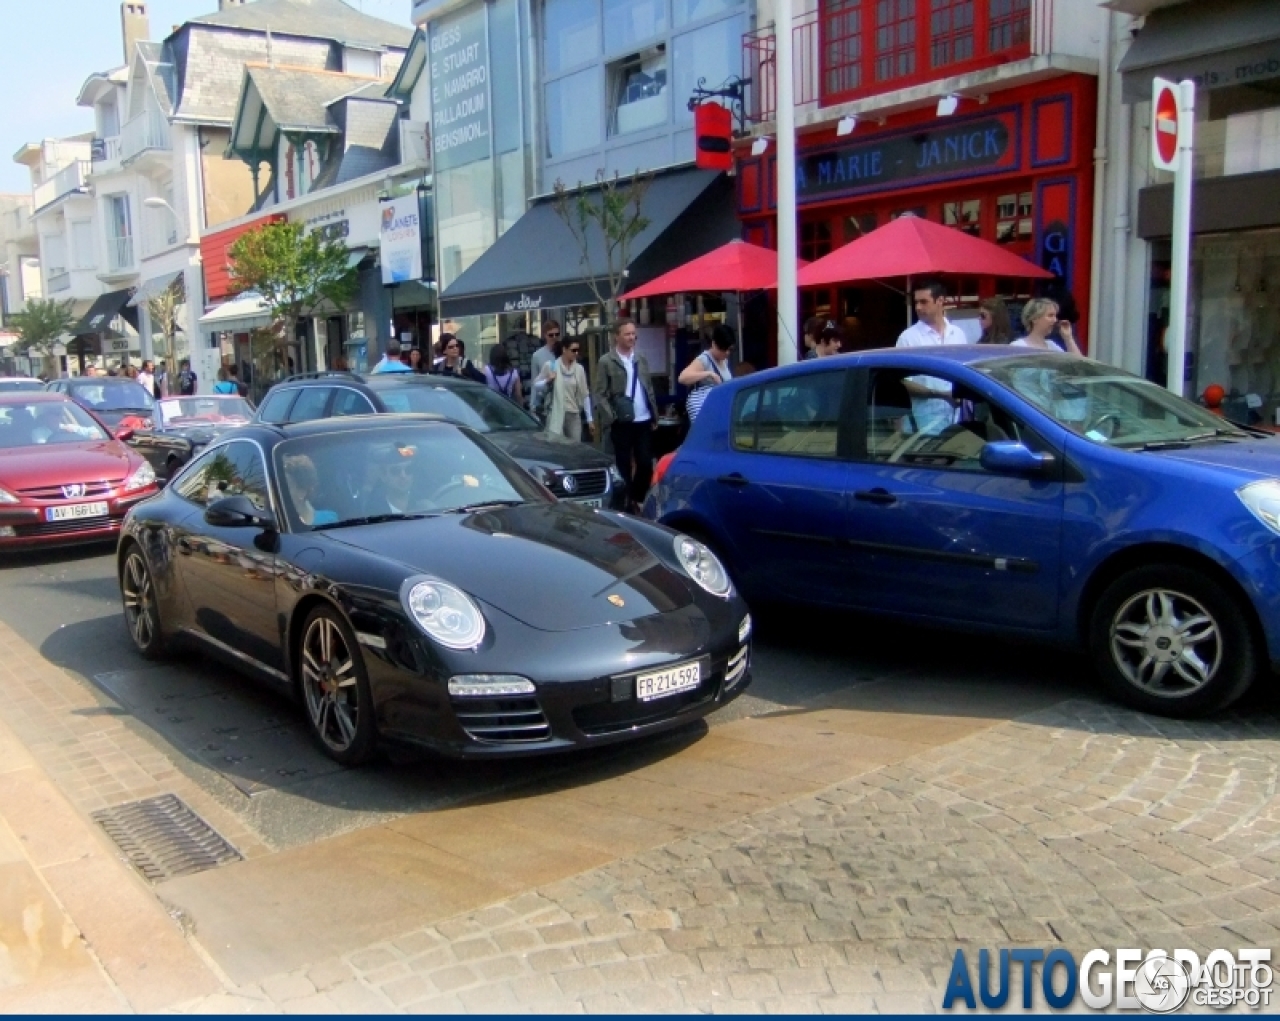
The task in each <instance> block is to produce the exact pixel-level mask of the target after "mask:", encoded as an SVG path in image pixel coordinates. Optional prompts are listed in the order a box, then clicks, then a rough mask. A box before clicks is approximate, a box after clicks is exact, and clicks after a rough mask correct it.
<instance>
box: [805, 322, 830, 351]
mask: <svg viewBox="0 0 1280 1021" xmlns="http://www.w3.org/2000/svg"><path fill="white" fill-rule="evenodd" d="M826 323H827V321H826V320H825V319H823V318H822V317H821V316H810V317H809V318H808V319H806V320H805V321H804V358H803V359H802V361H806V362H807V361H809V359H811V358H817V357H818V334H819V333H821V332H822V327H824V326H825V325H826Z"/></svg>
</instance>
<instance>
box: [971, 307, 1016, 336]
mask: <svg viewBox="0 0 1280 1021" xmlns="http://www.w3.org/2000/svg"><path fill="white" fill-rule="evenodd" d="M978 322H980V323H981V324H982V336H981V337H979V338H978V343H979V344H1008V343H1009V342H1010V341H1012V340H1013V323H1012V322H1011V321H1010V319H1009V306H1008V305H1006V304H1005V303H1004V299H1003V298H983V299H982V301H980V302H978Z"/></svg>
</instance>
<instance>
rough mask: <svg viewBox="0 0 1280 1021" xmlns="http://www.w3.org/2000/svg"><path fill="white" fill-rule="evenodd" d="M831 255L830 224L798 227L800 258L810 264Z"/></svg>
mask: <svg viewBox="0 0 1280 1021" xmlns="http://www.w3.org/2000/svg"><path fill="white" fill-rule="evenodd" d="M829 254H831V224H829V223H827V222H825V221H819V222H817V223H802V224H801V225H800V257H801V258H802V259H807V260H808V261H809V262H812V261H813V260H814V259H821V258H822V257H823V256H824V255H829Z"/></svg>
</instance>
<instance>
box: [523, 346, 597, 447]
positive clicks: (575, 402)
mask: <svg viewBox="0 0 1280 1021" xmlns="http://www.w3.org/2000/svg"><path fill="white" fill-rule="evenodd" d="M581 351H582V348H581V346H580V345H579V342H578V338H576V337H570V338H569V339H568V340H564V341H561V342H559V343H558V344H556V347H555V352H556V358H555V360H554V361H552V362H550V363H548V364H547V365H546V366H545V367H544V368H543V370H542V374H541V375H540V376H539V377H538V379H537V380H536V386H537V387H539V388H546V392H547V394H548V395H549V397H550V400H549V401H546V402H545V406H546V407H548V408H549V409H550V410H549V411H548V412H547V432H549V433H550V434H551V435H553V436H564V437H566V438H567V439H571V440H581V439H582V418H583V416H584V415H585V416H586V419H587V425H588V426H590V427H591V437H592V439H594V438H595V435H596V423H595V421H594V420H593V419H592V417H591V388H590V387H589V386H588V385H587V373H586V370H585V369H583V367H582V364H581V363H580V362H579V361H578V355H579V354H580V353H581Z"/></svg>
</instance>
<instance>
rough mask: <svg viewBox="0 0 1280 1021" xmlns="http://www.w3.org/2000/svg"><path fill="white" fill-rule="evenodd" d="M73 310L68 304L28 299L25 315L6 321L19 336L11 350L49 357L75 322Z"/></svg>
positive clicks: (51, 300) (71, 304)
mask: <svg viewBox="0 0 1280 1021" xmlns="http://www.w3.org/2000/svg"><path fill="white" fill-rule="evenodd" d="M74 307H75V302H74V301H70V300H68V301H55V300H54V299H53V298H49V299H45V298H29V299H28V300H27V307H26V309H25V311H22V312H15V313H14V314H13V315H10V316H8V317H7V318H8V325H9V326H10V327H11V328H12V329H14V330H16V331H17V332H18V340H17V341H16V342H15V343H14V345H13V346H14V348H15V349H16V350H17V351H20V352H23V353H27V354H38V355H48V354H52V353H53V352H52V348H53V345H54V344H55V343H57V341H58V339H59V338H60V337H61V336H62V335H63V334H64V333H66V332H67V331H68V330H70V329H71V327H72V325H73V324H74V323H75V321H76V316H75V313H74V312H72V311H71V310H72V308H74Z"/></svg>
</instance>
